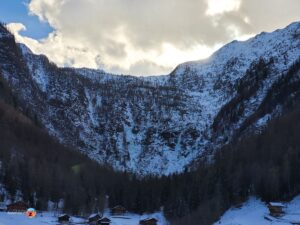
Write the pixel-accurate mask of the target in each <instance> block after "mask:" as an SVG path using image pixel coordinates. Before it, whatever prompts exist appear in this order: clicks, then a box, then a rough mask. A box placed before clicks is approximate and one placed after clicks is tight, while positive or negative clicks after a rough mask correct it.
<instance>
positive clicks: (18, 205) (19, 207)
mask: <svg viewBox="0 0 300 225" xmlns="http://www.w3.org/2000/svg"><path fill="white" fill-rule="evenodd" d="M28 208H29V206H28V205H27V204H26V203H25V202H23V201H19V202H15V203H12V204H9V205H8V206H7V212H26V211H27V209H28Z"/></svg>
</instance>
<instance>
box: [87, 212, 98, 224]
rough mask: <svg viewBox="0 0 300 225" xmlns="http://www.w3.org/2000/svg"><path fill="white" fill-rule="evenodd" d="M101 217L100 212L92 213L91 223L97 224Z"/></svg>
mask: <svg viewBox="0 0 300 225" xmlns="http://www.w3.org/2000/svg"><path fill="white" fill-rule="evenodd" d="M100 219H101V216H100V215H99V214H98V213H96V214H92V215H90V216H89V219H88V222H89V224H90V225H92V224H97V223H98V220H100Z"/></svg>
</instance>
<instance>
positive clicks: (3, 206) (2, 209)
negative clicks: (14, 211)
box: [0, 202, 7, 212]
mask: <svg viewBox="0 0 300 225" xmlns="http://www.w3.org/2000/svg"><path fill="white" fill-rule="evenodd" d="M5 211H7V205H6V204H5V202H0V212H5Z"/></svg>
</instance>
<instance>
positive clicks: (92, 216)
mask: <svg viewBox="0 0 300 225" xmlns="http://www.w3.org/2000/svg"><path fill="white" fill-rule="evenodd" d="M95 216H100V215H99V214H98V213H93V214H91V215H90V216H89V219H91V218H94V217H95ZM100 217H101V216H100Z"/></svg>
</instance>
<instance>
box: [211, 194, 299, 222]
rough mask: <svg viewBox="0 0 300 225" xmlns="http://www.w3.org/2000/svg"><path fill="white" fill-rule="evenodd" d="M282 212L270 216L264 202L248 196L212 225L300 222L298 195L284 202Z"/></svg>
mask: <svg viewBox="0 0 300 225" xmlns="http://www.w3.org/2000/svg"><path fill="white" fill-rule="evenodd" d="M284 212H285V214H284V215H283V216H282V217H279V218H274V217H271V216H270V215H269V210H268V207H267V206H266V204H265V203H263V202H262V201H260V200H258V199H256V198H250V199H249V200H248V201H247V202H246V203H244V204H243V205H242V206H241V207H240V208H232V209H229V210H228V211H227V212H226V213H225V214H224V215H223V216H222V217H221V219H220V220H219V221H218V222H216V223H215V224H214V225H271V224H272V225H288V224H289V225H291V224H300V196H298V197H296V198H294V199H293V200H292V201H291V202H289V203H286V204H285V208H284Z"/></svg>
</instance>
